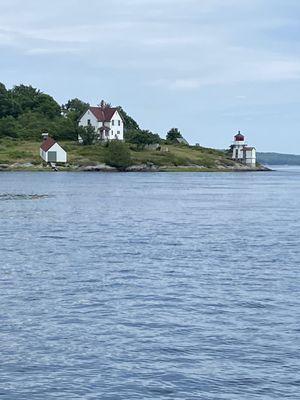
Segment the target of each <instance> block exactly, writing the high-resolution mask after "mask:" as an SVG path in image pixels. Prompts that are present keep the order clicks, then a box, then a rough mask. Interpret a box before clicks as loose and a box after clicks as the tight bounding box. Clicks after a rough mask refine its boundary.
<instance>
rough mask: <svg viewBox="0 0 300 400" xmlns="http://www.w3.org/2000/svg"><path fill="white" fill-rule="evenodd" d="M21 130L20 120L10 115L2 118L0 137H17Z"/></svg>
mask: <svg viewBox="0 0 300 400" xmlns="http://www.w3.org/2000/svg"><path fill="white" fill-rule="evenodd" d="M19 131H20V125H19V124H18V121H17V120H16V119H15V118H14V117H12V116H11V115H9V116H8V117H4V118H1V119H0V137H5V136H9V137H17V136H18V134H19Z"/></svg>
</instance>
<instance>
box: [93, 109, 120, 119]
mask: <svg viewBox="0 0 300 400" xmlns="http://www.w3.org/2000/svg"><path fill="white" fill-rule="evenodd" d="M89 110H90V111H91V112H92V113H93V114H94V115H95V117H96V118H97V120H98V121H99V122H110V121H111V119H112V117H113V116H114V113H115V112H116V111H118V109H117V108H116V107H114V108H111V107H90V108H89Z"/></svg>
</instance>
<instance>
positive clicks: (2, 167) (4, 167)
mask: <svg viewBox="0 0 300 400" xmlns="http://www.w3.org/2000/svg"><path fill="white" fill-rule="evenodd" d="M8 168H9V165H8V164H0V171H5V170H6V169H8Z"/></svg>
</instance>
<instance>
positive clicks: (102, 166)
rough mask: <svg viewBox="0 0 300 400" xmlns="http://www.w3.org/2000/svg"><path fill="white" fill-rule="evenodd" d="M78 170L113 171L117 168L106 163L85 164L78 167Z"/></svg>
mask: <svg viewBox="0 0 300 400" xmlns="http://www.w3.org/2000/svg"><path fill="white" fill-rule="evenodd" d="M78 171H85V172H115V171H117V168H114V167H111V166H110V165H107V164H98V165H87V166H85V167H79V168H78Z"/></svg>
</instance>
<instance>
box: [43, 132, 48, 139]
mask: <svg viewBox="0 0 300 400" xmlns="http://www.w3.org/2000/svg"><path fill="white" fill-rule="evenodd" d="M48 137H49V133H48V132H44V133H42V138H43V140H47V139H48Z"/></svg>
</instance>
